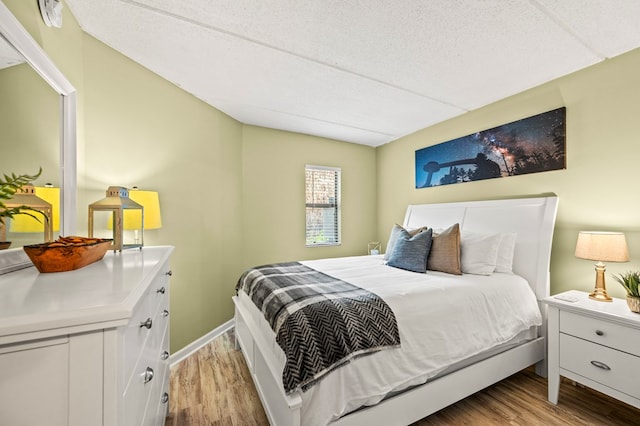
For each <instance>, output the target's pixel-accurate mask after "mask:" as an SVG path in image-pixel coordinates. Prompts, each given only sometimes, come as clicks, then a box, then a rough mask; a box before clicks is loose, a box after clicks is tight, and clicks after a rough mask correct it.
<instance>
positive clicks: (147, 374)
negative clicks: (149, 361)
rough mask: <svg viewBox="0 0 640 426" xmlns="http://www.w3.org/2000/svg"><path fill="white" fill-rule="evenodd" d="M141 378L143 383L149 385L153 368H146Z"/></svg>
mask: <svg viewBox="0 0 640 426" xmlns="http://www.w3.org/2000/svg"><path fill="white" fill-rule="evenodd" d="M143 376H144V382H145V383H149V382H150V381H151V380H153V368H151V367H147V369H146V370H144V374H143Z"/></svg>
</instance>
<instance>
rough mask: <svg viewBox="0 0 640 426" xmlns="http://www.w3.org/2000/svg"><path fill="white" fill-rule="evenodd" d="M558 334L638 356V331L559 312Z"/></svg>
mask: <svg viewBox="0 0 640 426" xmlns="http://www.w3.org/2000/svg"><path fill="white" fill-rule="evenodd" d="M560 332H561V333H565V334H570V335H572V336H576V337H580V338H581V339H585V340H589V341H592V342H595V343H598V344H600V345H605V346H608V347H610V348H614V349H618V350H621V351H624V352H628V353H630V354H633V355H637V356H640V330H639V329H636V328H631V327H625V326H624V325H620V324H614V323H612V322H608V321H603V320H601V319H596V318H593V317H589V316H583V315H577V314H574V313H571V312H566V311H560Z"/></svg>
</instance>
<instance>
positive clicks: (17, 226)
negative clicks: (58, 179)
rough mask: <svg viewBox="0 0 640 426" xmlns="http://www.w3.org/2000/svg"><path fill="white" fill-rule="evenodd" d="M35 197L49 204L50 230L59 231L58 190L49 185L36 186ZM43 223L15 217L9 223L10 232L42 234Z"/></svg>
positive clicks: (31, 218) (25, 216) (30, 218)
mask: <svg viewBox="0 0 640 426" xmlns="http://www.w3.org/2000/svg"><path fill="white" fill-rule="evenodd" d="M35 195H36V197H38V198H41V199H43V200H44V201H46V202H48V203H49V204H51V218H50V219H51V220H50V223H51V230H52V231H53V232H57V231H59V230H60V188H57V187H54V186H53V185H51V184H46V185H45V186H36V187H35ZM44 228H45V223H44V222H43V221H38V220H36V219H34V218H33V217H31V216H27V215H23V214H21V215H17V216H15V217H14V218H13V219H12V221H11V232H44Z"/></svg>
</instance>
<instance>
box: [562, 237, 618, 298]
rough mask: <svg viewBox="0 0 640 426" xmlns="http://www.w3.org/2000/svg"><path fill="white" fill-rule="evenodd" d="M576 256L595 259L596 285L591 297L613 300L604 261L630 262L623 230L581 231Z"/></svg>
mask: <svg viewBox="0 0 640 426" xmlns="http://www.w3.org/2000/svg"><path fill="white" fill-rule="evenodd" d="M575 256H576V257H579V258H581V259H587V260H595V261H596V262H597V263H596V286H595V289H594V290H593V292H591V293H590V294H589V298H590V299H593V300H598V301H600V302H611V300H612V299H611V297H610V296H609V295H608V294H607V289H606V287H605V283H604V272H605V269H606V268H605V264H604V263H603V262H605V261H606V262H628V261H629V249H628V248H627V240H626V239H625V237H624V234H623V233H622V232H595V231H580V233H579V234H578V242H577V243H576V252H575Z"/></svg>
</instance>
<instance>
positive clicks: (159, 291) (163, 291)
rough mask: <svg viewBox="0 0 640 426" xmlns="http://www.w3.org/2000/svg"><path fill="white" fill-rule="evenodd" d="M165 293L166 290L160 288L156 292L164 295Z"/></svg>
mask: <svg viewBox="0 0 640 426" xmlns="http://www.w3.org/2000/svg"><path fill="white" fill-rule="evenodd" d="M165 291H166V290H165V289H164V287H160V288H159V289H157V290H156V293H160V294H164V293H165Z"/></svg>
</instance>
